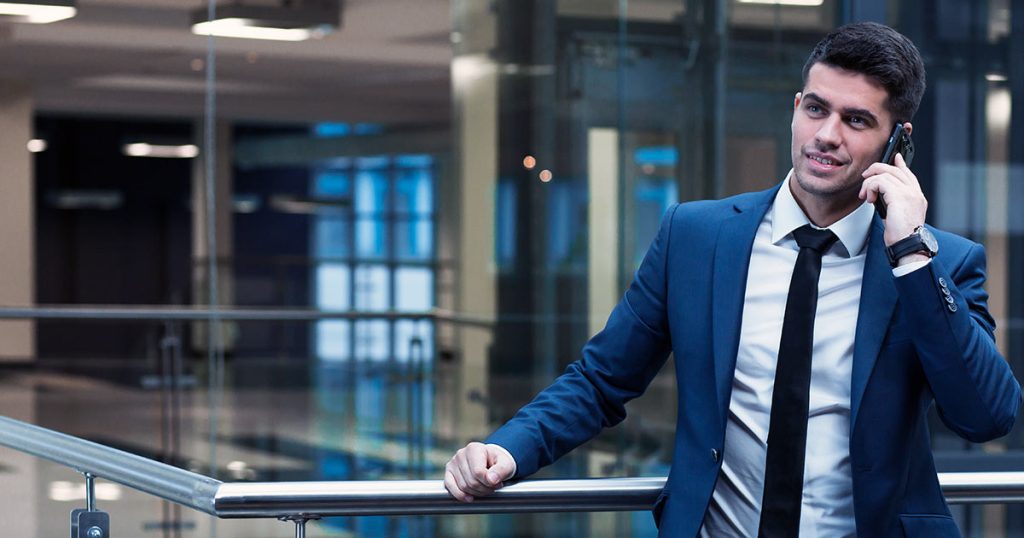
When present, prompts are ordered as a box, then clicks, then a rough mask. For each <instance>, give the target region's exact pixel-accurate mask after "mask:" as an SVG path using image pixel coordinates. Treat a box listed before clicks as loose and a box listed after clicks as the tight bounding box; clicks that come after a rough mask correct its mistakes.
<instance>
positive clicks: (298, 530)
mask: <svg viewBox="0 0 1024 538" xmlns="http://www.w3.org/2000/svg"><path fill="white" fill-rule="evenodd" d="M277 519H279V520H281V521H291V522H292V523H295V538H306V522H307V521H310V520H317V519H320V516H318V515H316V514H296V515H292V516H281V517H279V518H277Z"/></svg>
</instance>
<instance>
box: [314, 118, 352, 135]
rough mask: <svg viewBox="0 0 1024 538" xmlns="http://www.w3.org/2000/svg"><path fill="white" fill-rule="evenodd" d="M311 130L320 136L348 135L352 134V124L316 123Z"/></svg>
mask: <svg viewBox="0 0 1024 538" xmlns="http://www.w3.org/2000/svg"><path fill="white" fill-rule="evenodd" d="M313 132H314V133H315V134H316V136H318V137H321V138H332V137H338V136H348V135H350V134H352V126H351V125H349V124H347V123H329V122H325V123H318V124H316V125H314V126H313Z"/></svg>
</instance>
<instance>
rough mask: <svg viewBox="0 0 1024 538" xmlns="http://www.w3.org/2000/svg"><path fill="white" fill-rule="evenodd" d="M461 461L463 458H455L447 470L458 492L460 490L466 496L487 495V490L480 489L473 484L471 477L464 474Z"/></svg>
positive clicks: (477, 485) (488, 492)
mask: <svg viewBox="0 0 1024 538" xmlns="http://www.w3.org/2000/svg"><path fill="white" fill-rule="evenodd" d="M463 461H464V458H461V457H458V456H457V457H456V458H455V459H453V460H452V462H451V464H452V465H451V467H450V468H449V470H450V471H451V473H452V476H453V477H454V478H455V483H456V484H457V485H458V487H459V490H461V491H462V492H463V493H465V494H466V495H473V496H478V497H480V496H484V495H489V494H490V491H489V490H487V489H486V488H481V487H480V486H479V484H476V483H475V480H474V479H473V475H472V474H470V473H466V472H465V470H464V467H463Z"/></svg>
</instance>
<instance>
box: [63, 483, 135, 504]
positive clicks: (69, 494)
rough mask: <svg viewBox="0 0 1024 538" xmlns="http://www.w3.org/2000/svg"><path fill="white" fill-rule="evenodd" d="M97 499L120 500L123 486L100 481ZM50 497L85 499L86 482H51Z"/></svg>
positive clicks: (65, 499)
mask: <svg viewBox="0 0 1024 538" xmlns="http://www.w3.org/2000/svg"><path fill="white" fill-rule="evenodd" d="M94 487H95V491H96V500H99V501H119V500H121V497H122V489H121V486H119V485H117V484H111V483H109V482H100V483H97V484H96V485H95V486H94ZM50 499H52V500H54V501H62V502H72V501H84V500H85V482H68V481H66V480H57V481H55V482H50Z"/></svg>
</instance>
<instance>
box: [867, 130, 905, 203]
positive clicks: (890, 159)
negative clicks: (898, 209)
mask: <svg viewBox="0 0 1024 538" xmlns="http://www.w3.org/2000/svg"><path fill="white" fill-rule="evenodd" d="M897 153H899V154H901V155H903V160H904V161H906V163H907V166H910V163H911V162H912V161H913V160H914V141H913V140H911V138H910V133H908V132H907V130H906V129H904V128H903V124H902V123H897V124H896V126H895V127H893V129H892V134H890V135H889V142H887V143H886V144H885V150H883V151H882V158H881V159H879V160H878V162H883V163H886V164H896V154H897ZM875 211H877V212H878V216H879V217H882V218H883V219H884V218H885V214H886V208H885V201H883V200H882V197H881V196H879V197H878V199H877V200H875Z"/></svg>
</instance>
